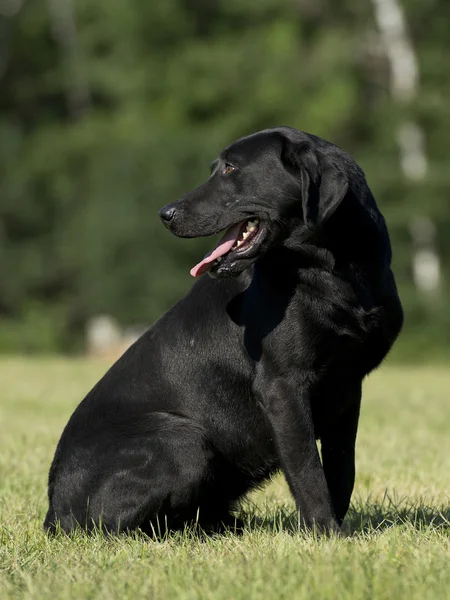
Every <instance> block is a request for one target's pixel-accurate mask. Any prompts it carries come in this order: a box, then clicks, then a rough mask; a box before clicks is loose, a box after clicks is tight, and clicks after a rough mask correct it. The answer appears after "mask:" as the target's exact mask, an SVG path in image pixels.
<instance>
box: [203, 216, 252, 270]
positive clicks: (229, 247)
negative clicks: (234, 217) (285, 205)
mask: <svg viewBox="0 0 450 600" xmlns="http://www.w3.org/2000/svg"><path fill="white" fill-rule="evenodd" d="M262 237H263V227H262V226H261V223H260V221H259V219H257V218H251V219H247V220H246V221H243V222H241V223H237V224H236V225H232V226H231V227H230V228H229V229H227V231H226V232H225V235H224V236H223V238H222V239H221V240H220V242H219V243H218V244H217V246H216V247H215V248H214V249H213V250H211V252H209V253H208V254H207V255H206V256H205V257H204V258H203V260H201V261H200V262H199V263H198V264H197V265H195V267H193V268H192V269H191V275H192V276H193V277H199V276H200V275H203V273H206V272H207V271H215V270H217V269H218V267H219V266H220V264H221V263H222V261H224V260H226V259H228V258H235V259H238V258H240V257H242V258H244V257H245V256H247V255H249V254H253V252H252V250H253V249H254V248H255V247H256V246H258V245H259V243H260V241H261V239H262Z"/></svg>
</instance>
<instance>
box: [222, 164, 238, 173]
mask: <svg viewBox="0 0 450 600" xmlns="http://www.w3.org/2000/svg"><path fill="white" fill-rule="evenodd" d="M235 170H236V167H233V165H225V168H224V170H223V172H224V174H225V175H229V174H230V173H232V172H233V171H235Z"/></svg>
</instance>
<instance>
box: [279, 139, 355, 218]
mask: <svg viewBox="0 0 450 600" xmlns="http://www.w3.org/2000/svg"><path fill="white" fill-rule="evenodd" d="M281 159H282V161H283V164H284V166H285V168H286V169H287V170H288V171H289V172H290V173H291V174H292V175H294V176H295V177H296V178H297V179H300V182H301V194H302V208H303V218H304V221H305V225H306V226H307V227H308V229H316V228H317V227H319V226H320V225H321V224H322V223H323V222H324V221H326V220H327V219H328V218H329V217H331V215H332V214H333V213H334V211H335V210H336V208H337V207H338V206H339V204H340V203H341V202H342V200H343V199H344V197H345V195H346V194H347V191H348V179H347V176H346V174H345V173H344V172H343V171H340V170H339V169H338V168H337V167H336V165H335V164H333V162H332V160H330V158H328V157H327V156H325V155H324V154H323V153H322V152H320V151H317V150H313V148H312V147H311V145H310V144H309V143H307V142H304V143H300V144H295V143H292V142H290V141H287V142H286V144H285V145H284V148H283V151H282V155H281Z"/></svg>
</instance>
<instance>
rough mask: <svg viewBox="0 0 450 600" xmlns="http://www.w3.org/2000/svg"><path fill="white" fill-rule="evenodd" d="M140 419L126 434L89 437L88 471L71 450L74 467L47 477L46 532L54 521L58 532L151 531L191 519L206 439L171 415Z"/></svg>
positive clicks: (202, 478) (205, 475) (204, 477)
mask: <svg viewBox="0 0 450 600" xmlns="http://www.w3.org/2000/svg"><path fill="white" fill-rule="evenodd" d="M146 421H147V422H145V419H144V422H141V423H140V425H139V428H138V430H137V431H136V430H134V429H133V436H132V437H131V436H127V435H125V436H124V435H122V436H121V437H120V438H119V437H118V436H115V437H114V438H112V437H110V438H109V439H103V440H96V445H97V446H96V449H97V448H98V450H97V451H96V452H93V451H92V450H91V449H90V450H89V456H90V457H91V459H90V460H91V461H92V463H94V466H95V468H91V469H89V470H88V469H87V468H86V463H85V462H82V461H81V460H80V459H81V454H80V455H77V452H76V450H74V451H73V455H74V460H73V465H75V467H72V468H70V465H69V466H66V468H65V470H64V471H63V472H62V473H58V474H56V476H55V481H54V486H53V491H52V498H51V508H50V510H49V513H48V515H47V518H46V521H45V527H46V528H47V529H48V530H50V531H52V530H55V528H56V522H57V521H58V522H59V523H60V527H61V529H62V530H63V531H66V532H70V531H72V530H73V529H74V528H75V527H76V526H77V525H79V526H81V527H82V528H83V529H86V530H88V531H89V530H92V529H95V528H99V529H101V530H104V531H107V532H110V533H120V532H126V531H132V530H134V529H137V528H141V529H142V530H144V531H146V532H148V533H157V534H158V533H163V530H164V531H165V530H167V529H179V528H182V527H183V525H184V524H185V523H190V522H193V521H195V519H196V514H197V512H198V507H199V506H200V504H201V503H202V496H203V495H204V494H203V492H204V489H205V483H206V482H207V481H208V479H209V478H210V473H209V470H210V462H211V457H212V451H211V450H210V448H209V447H208V441H207V440H206V438H205V436H204V435H203V432H202V431H201V430H200V429H199V427H198V426H197V425H196V424H195V423H193V422H192V421H190V420H189V419H186V418H184V417H181V416H178V415H173V414H167V413H153V414H151V415H149V416H148V418H147V419H146ZM83 452H84V453H86V449H83ZM96 460H97V461H98V462H97V463H95V461H96ZM203 501H204V498H203Z"/></svg>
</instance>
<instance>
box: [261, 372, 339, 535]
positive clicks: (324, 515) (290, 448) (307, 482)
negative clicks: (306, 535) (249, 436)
mask: <svg viewBox="0 0 450 600" xmlns="http://www.w3.org/2000/svg"><path fill="white" fill-rule="evenodd" d="M256 388H257V393H258V395H259V397H260V400H261V404H262V406H263V409H264V411H265V413H266V415H267V418H268V420H269V423H270V425H271V429H272V431H273V436H274V442H275V447H276V449H277V451H278V455H279V460H280V464H281V466H282V468H283V470H284V473H285V476H286V479H287V481H288V484H289V487H290V489H291V492H292V495H293V496H294V499H295V503H296V505H297V510H298V511H299V513H300V520H301V523H302V525H304V526H305V527H306V528H308V529H315V530H318V531H321V532H330V531H336V532H339V531H340V528H339V526H338V523H337V520H336V517H335V515H334V511H333V507H332V503H331V498H330V493H329V491H328V486H327V482H326V479H325V474H324V471H323V468H322V464H321V462H320V457H319V453H318V450H317V444H316V439H315V435H314V426H313V420H312V413H311V406H310V398H309V393H308V391H307V386H303V385H302V386H300V389H299V387H297V385H295V386H294V385H293V384H292V383H289V382H288V381H286V379H285V378H281V377H275V378H273V379H271V380H270V381H267V379H266V378H265V377H262V378H261V379H260V380H259V381H258V383H257V386H256Z"/></svg>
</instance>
